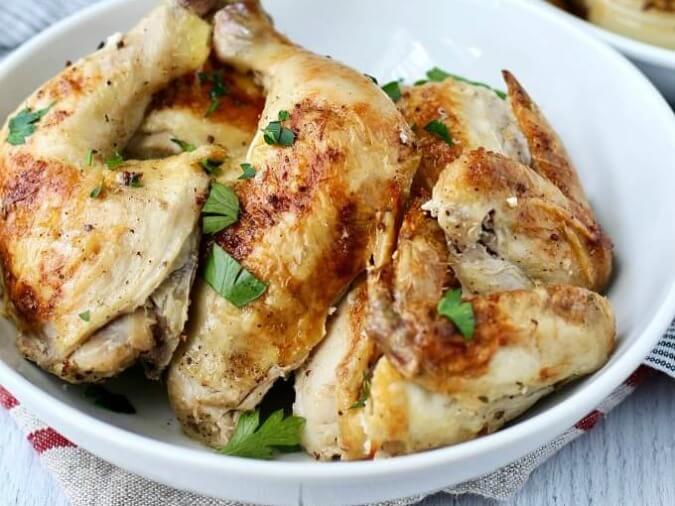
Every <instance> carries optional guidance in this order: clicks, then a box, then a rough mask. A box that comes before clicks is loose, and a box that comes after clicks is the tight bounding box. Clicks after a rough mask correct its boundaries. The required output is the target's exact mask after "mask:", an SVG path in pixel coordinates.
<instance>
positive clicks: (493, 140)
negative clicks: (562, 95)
mask: <svg viewBox="0 0 675 506" xmlns="http://www.w3.org/2000/svg"><path fill="white" fill-rule="evenodd" d="M507 77H508V78H509V79H510V84H511V85H513V83H515V79H512V78H510V76H509V75H507ZM521 91H522V89H521ZM523 93H524V92H523ZM524 96H526V95H524V94H522V95H519V97H520V103H519V104H518V103H516V101H517V99H518V98H517V97H515V96H514V90H512V93H511V104H510V105H511V107H512V109H511V110H509V104H508V103H507V102H504V101H501V100H499V99H498V98H497V96H496V95H495V94H494V93H493V92H492V91H490V90H488V89H486V88H482V87H475V86H472V85H470V84H467V83H465V82H461V81H457V80H446V81H444V82H442V83H433V84H426V85H424V86H418V87H414V88H410V89H408V90H406V91H405V92H404V93H403V99H402V100H401V102H400V103H399V105H400V108H401V109H402V111H403V112H404V115H405V117H406V119H407V120H408V121H409V122H410V123H411V124H414V125H418V128H417V129H416V132H417V133H418V134H419V138H418V144H419V146H420V150H421V153H422V163H421V165H420V169H419V171H418V173H417V175H416V177H415V184H414V187H413V194H414V195H415V197H414V198H413V199H411V201H410V202H409V204H408V211H407V213H406V217H405V219H404V221H403V224H402V227H401V230H400V233H399V237H398V243H397V249H396V253H395V255H394V256H393V258H392V261H391V262H390V263H389V264H386V265H384V266H383V267H382V268H376V269H373V270H372V271H371V272H370V273H369V276H368V278H369V279H368V290H367V292H368V299H369V310H368V314H367V316H365V317H364V312H363V310H362V309H358V308H357V306H356V303H355V302H354V301H355V300H357V298H355V297H354V296H353V295H350V297H349V298H348V299H347V300H346V301H345V302H344V303H343V305H342V306H341V307H340V310H339V311H338V314H337V316H336V319H335V321H333V322H331V324H330V326H329V332H328V335H327V337H326V340H325V341H324V342H323V343H322V344H321V346H320V347H319V348H318V349H317V350H316V351H315V352H314V354H313V355H312V357H311V359H310V361H308V363H307V364H306V365H305V366H304V368H303V369H302V370H300V371H299V372H298V374H297V376H296V404H295V406H294V409H295V411H296V413H299V414H303V416H305V417H306V418H307V423H306V426H305V427H306V430H305V436H304V441H303V444H304V445H305V447H306V448H307V449H308V451H309V452H310V453H312V454H314V455H315V456H316V457H317V458H323V459H326V458H343V459H355V458H370V457H373V456H384V455H395V454H401V453H410V452H414V451H420V450H424V449H428V448H433V447H437V446H442V445H447V444H453V443H457V442H461V441H464V440H467V439H471V438H473V437H476V436H477V435H479V434H484V433H488V432H492V431H494V430H497V429H498V428H499V427H501V426H502V425H503V424H504V423H506V422H507V421H509V420H511V419H513V418H514V417H516V416H518V415H520V414H521V413H522V412H524V411H525V410H526V409H528V408H529V407H530V406H532V404H534V403H535V402H536V401H537V400H538V399H540V398H541V397H542V396H544V395H546V394H547V393H549V392H551V391H552V390H553V388H554V387H555V386H556V385H558V384H560V383H562V382H565V381H569V380H570V379H573V378H574V377H577V376H580V375H583V374H588V373H589V372H592V371H594V370H595V369H597V368H598V367H600V366H601V365H602V364H603V363H604V362H605V361H606V360H607V357H608V354H609V352H610V351H611V349H612V347H613V342H614V334H615V328H614V319H613V313H612V310H611V307H610V305H609V303H608V302H607V300H606V299H604V298H603V297H601V296H599V295H597V294H595V293H593V292H591V291H589V290H587V289H585V288H582V287H575V286H556V285H551V283H552V282H553V281H554V279H555V278H554V277H553V276H552V275H550V274H548V273H547V272H546V271H545V270H544V268H543V267H542V268H541V269H540V270H536V269H528V270H527V272H528V278H526V280H525V281H520V283H518V282H511V280H510V279H509V278H508V277H507V276H506V275H503V276H497V277H496V279H494V280H492V283H491V285H489V289H484V290H482V292H483V293H485V292H492V291H497V293H492V294H489V295H487V294H486V295H482V296H477V297H473V298H471V299H469V301H470V303H471V305H472V310H473V313H474V315H475V319H476V330H475V334H474V336H473V339H472V340H471V341H469V342H467V341H466V340H465V338H464V337H463V336H462V335H461V334H459V332H458V331H457V329H456V328H455V327H454V325H453V324H452V323H451V322H450V321H449V320H448V319H446V318H445V317H444V316H441V315H439V314H438V312H437V305H438V302H439V300H440V299H441V297H442V296H443V293H444V292H445V291H446V290H447V289H449V288H456V287H458V286H459V281H458V280H457V279H456V278H455V271H458V272H457V274H458V276H459V274H460V273H461V274H464V271H462V267H463V266H464V265H463V263H462V262H465V261H466V258H465V257H462V256H460V255H458V254H457V251H456V249H455V246H456V245H455V243H454V241H453V240H452V238H453V233H455V226H457V224H459V226H460V227H461V226H462V222H461V218H457V222H455V223H453V226H450V225H449V224H448V222H447V221H445V220H446V218H447V215H446V214H445V208H440V207H439V208H438V209H439V211H438V212H437V216H438V220H437V219H434V217H430V216H428V215H426V214H424V213H423V211H422V209H421V206H422V204H423V203H424V202H425V201H426V200H429V194H430V192H432V191H433V195H434V199H432V202H433V201H434V200H435V199H436V196H437V195H438V194H445V193H444V192H451V191H452V190H453V188H456V187H457V186H459V185H455V184H454V183H453V181H455V178H456V179H461V178H462V177H463V176H462V170H461V167H462V164H464V163H466V162H465V161H464V160H466V159H471V157H474V156H475V157H476V158H479V157H480V158H482V157H488V158H489V159H494V160H495V161H499V163H498V164H497V163H496V162H495V165H496V166H495V167H493V166H491V165H489V164H484V166H483V168H484V170H483V171H481V172H479V173H480V175H481V177H485V179H486V180H487V181H491V183H492V184H491V185H486V184H468V183H464V190H463V191H465V194H464V195H465V197H463V199H460V200H459V201H454V200H453V199H452V198H450V197H448V199H447V202H452V204H453V205H454V207H453V209H455V210H456V212H457V215H458V216H460V215H461V213H462V212H464V213H465V214H464V215H462V216H466V219H468V218H469V217H470V210H471V209H472V206H473V205H480V204H478V203H480V202H483V201H485V200H488V199H492V201H493V202H494V203H502V202H503V204H504V206H505V207H506V209H507V210H508V209H511V207H510V202H511V201H510V200H507V199H509V198H510V197H511V194H510V193H509V194H508V195H505V194H504V193H507V192H505V191H504V190H501V192H500V191H496V189H497V188H498V187H499V186H498V185H497V182H498V183H500V184H501V185H502V186H504V185H506V186H509V185H512V186H515V187H517V188H519V189H520V186H518V184H519V183H521V181H520V180H519V179H518V178H517V177H515V176H516V175H517V176H518V177H520V178H521V179H522V178H524V177H527V178H530V179H533V180H536V183H538V184H539V185H540V186H539V187H537V188H536V190H531V193H532V194H535V193H537V191H539V192H540V191H541V190H542V188H543V189H544V190H546V191H545V192H544V193H543V194H539V193H537V197H538V198H539V199H540V200H541V202H542V204H541V207H542V208H543V207H545V203H547V202H548V203H549V205H550V206H551V207H552V206H554V205H556V204H557V205H558V206H559V207H560V209H562V210H566V211H567V210H569V209H573V210H574V212H577V213H579V214H581V215H582V216H583V217H584V218H587V217H588V216H589V214H588V213H589V212H590V211H588V209H590V208H589V207H586V205H587V204H586V201H585V196H583V192H582V191H581V187H580V186H579V185H578V184H576V182H578V180H577V179H576V173H574V172H573V169H571V164H569V163H568V162H567V161H566V158H565V159H564V160H563V162H564V163H566V165H565V168H569V170H571V171H572V172H571V173H570V172H569V171H568V172H567V173H566V174H567V175H565V172H562V173H560V174H554V176H555V177H556V178H558V179H557V180H558V181H559V182H561V186H562V187H564V184H563V183H567V184H569V186H568V187H565V191H566V193H565V192H563V191H562V190H561V189H560V188H559V187H558V186H556V185H555V184H553V183H550V182H549V180H548V179H546V178H545V176H543V175H539V174H540V173H544V174H545V173H546V171H548V173H549V174H553V172H552V171H553V167H554V166H555V164H554V163H548V164H545V163H543V162H542V160H545V161H546V160H548V161H550V160H557V162H558V165H560V163H563V162H561V161H560V160H561V159H560V158H557V159H556V158H555V156H556V154H558V155H559V154H560V153H564V151H562V149H563V148H562V145H561V144H560V143H559V141H558V143H557V144H555V143H553V140H554V139H555V140H557V137H553V136H554V135H555V134H554V133H553V131H552V130H551V129H550V127H548V124H547V123H545V121H544V120H543V117H541V115H540V114H539V113H538V112H536V114H535V112H532V111H537V110H536V108H535V106H533V104H531V101H530V102H529V103H528V110H529V111H530V112H529V116H526V112H527V111H524V109H523V107H524V106H523V103H524V102H523V100H524V99H523V97H524ZM528 100H529V97H528ZM432 120H437V121H442V122H443V123H444V124H445V125H447V127H448V131H449V134H450V135H451V139H452V142H447V140H443V139H440V138H439V137H438V136H435V135H432V134H430V133H429V132H428V131H426V130H423V129H421V128H419V125H426V124H428V122H430V121H432ZM526 120H529V123H528V122H526ZM523 125H525V126H523ZM544 134H546V136H547V137H546V139H548V140H549V141H551V142H549V143H548V146H549V149H551V152H549V151H547V150H546V149H544V146H546V144H545V141H543V140H542V139H544ZM488 149H489V151H486V150H488ZM560 156H562V155H560ZM514 167H517V169H514ZM542 167H543V168H542ZM509 169H512V172H507V171H509ZM477 172H478V171H477ZM505 172H506V173H505ZM530 179H528V180H527V181H526V182H528V183H529V182H530ZM542 181H543V182H542ZM473 182H474V181H473V180H472V181H471V183H473ZM531 187H532V185H531V184H530V185H529V186H527V189H528V190H529V189H530V188H531ZM485 193H487V195H485ZM453 198H454V195H453ZM574 198H578V199H579V201H578V202H577V201H575V200H574ZM425 207H429V205H428V204H427V205H426V206H425ZM500 209H501V208H500ZM489 210H490V209H488V211H489ZM494 214H495V213H492V215H494ZM568 216H569V212H568V215H562V218H563V219H561V217H560V216H558V217H557V221H555V222H554V224H555V225H556V226H558V227H559V226H560V224H561V223H562V224H565V223H567V222H566V221H565V220H564V218H566V217H568ZM590 217H591V219H592V214H590ZM569 219H570V221H571V218H569ZM551 221H552V218H550V217H549V216H547V215H545V214H544V215H542V214H538V215H535V216H534V217H533V218H532V219H531V221H530V223H531V225H533V226H537V227H539V228H540V229H541V228H544V227H545V226H546V225H548V224H550V223H551ZM593 223H594V221H593ZM483 225H488V226H487V227H483ZM489 225H491V223H482V220H481V221H479V222H478V226H477V230H478V232H477V233H478V234H479V235H478V237H477V241H480V240H481V239H482V240H483V244H482V245H483V247H485V248H489V247H490V246H491V245H493V243H492V242H490V241H487V240H486V239H485V237H484V235H480V231H481V230H483V228H491V227H489ZM516 225H518V223H517V222H516V220H515V219H512V221H510V222H509V223H508V224H507V225H505V226H506V227H515V226H516ZM582 227H583V225H582V226H580V227H579V228H582ZM466 230H470V231H471V232H472V233H476V226H475V223H473V222H472V223H471V224H470V225H469V226H467V227H466ZM580 234H583V232H581V233H580ZM582 236H583V235H582ZM501 239H502V242H500V244H503V242H507V241H512V240H513V239H512V236H506V235H504V236H503V237H501ZM565 241H566V242H564V244H565V245H568V244H569V242H571V241H567V239H565ZM587 244H588V243H585V244H584V246H586V245H587ZM493 246H494V245H493ZM529 246H531V244H529V243H528V244H526V245H525V247H522V248H521V250H520V251H518V249H517V248H515V247H514V246H513V245H510V244H506V245H504V246H503V247H504V248H511V247H513V248H514V249H515V250H516V251H515V253H514V254H513V258H518V259H520V258H521V257H527V256H526V255H525V254H524V253H525V252H527V251H526V250H527V247H529ZM603 246H604V247H605V248H607V250H609V245H608V243H603ZM569 249H571V248H569V247H568V250H563V253H567V252H568V251H569ZM589 250H590V248H589ZM587 251H588V250H587ZM609 251H611V250H609ZM547 254H548V255H549V256H548V257H546V255H547ZM542 255H543V256H544V257H545V258H547V259H550V258H551V257H553V258H555V256H554V252H550V253H548V252H547V251H546V250H544V252H543V253H542ZM559 255H560V253H559ZM610 255H611V252H610ZM560 256H562V255H560ZM589 257H592V255H591V254H588V253H587V252H586V257H584V256H583V255H579V257H572V258H573V259H574V261H576V262H577V263H576V264H574V265H575V267H577V266H578V265H583V259H584V258H589ZM579 258H581V260H579ZM605 258H606V257H601V259H600V261H599V263H601V264H602V262H603V261H604V262H606V260H605ZM610 258H611V256H610ZM541 264H542V266H543V264H544V262H543V261H542V262H541ZM571 265H572V262H570V264H567V265H566V266H565V268H564V269H563V268H562V267H560V266H556V265H555V263H554V264H553V265H552V266H551V269H552V270H553V271H554V272H558V273H560V275H559V276H558V279H559V282H564V283H571V284H575V283H576V284H579V285H581V286H586V285H592V282H591V281H589V279H592V278H589V277H586V278H584V277H583V276H581V275H577V274H576V273H577V272H579V271H582V269H580V268H578V269H577V271H574V272H570V266H571ZM605 265H606V263H605ZM610 265H611V263H610ZM451 267H452V268H451ZM606 268H609V267H606ZM459 277H460V279H461V281H462V282H463V283H466V282H467V279H468V280H473V279H474V278H473V277H470V276H469V277H467V276H464V279H462V277H461V276H459ZM485 278H488V276H485ZM540 283H543V284H547V285H550V286H547V287H542V288H535V289H533V290H516V291H508V290H514V289H516V288H527V287H532V286H533V285H534V284H540ZM476 284H478V283H476ZM485 284H487V283H485ZM601 284H602V283H601ZM355 290H356V291H357V292H361V291H365V290H364V288H363V287H357V288H356V289H355ZM502 290H507V291H505V292H504V291H502ZM346 315H349V316H346ZM346 319H349V320H350V322H351V323H350V325H344V324H340V322H341V321H344V320H346ZM488 336H490V337H488ZM373 341H377V343H378V344H379V347H380V348H381V349H382V350H384V352H385V353H386V354H385V356H381V354H382V352H381V351H379V350H378V347H376V346H373ZM327 349H330V350H331V352H330V353H329V352H327V351H325V350H327ZM330 371H332V373H331V372H330ZM355 385H356V386H355ZM364 394H367V395H364ZM317 426H320V427H321V430H322V437H321V438H316V437H314V436H313V435H312V434H311V433H310V431H311V430H312V428H314V427H317Z"/></svg>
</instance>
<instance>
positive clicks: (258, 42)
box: [168, 1, 418, 446]
mask: <svg viewBox="0 0 675 506" xmlns="http://www.w3.org/2000/svg"><path fill="white" fill-rule="evenodd" d="M214 40H215V47H216V51H217V54H218V56H219V58H220V59H221V60H222V61H223V62H224V63H226V64H229V65H233V66H235V67H237V68H239V69H241V70H243V71H249V70H252V71H253V72H254V73H256V74H257V76H258V78H259V79H260V81H261V83H262V84H263V88H264V89H265V92H266V103H265V110H264V112H263V114H262V118H261V120H260V123H259V129H260V130H262V129H264V128H265V126H266V125H267V124H268V123H269V122H270V121H273V120H277V118H278V115H279V112H280V111H288V113H289V119H288V120H286V121H287V122H286V123H285V125H286V127H287V128H290V129H292V131H293V132H294V135H295V142H294V143H293V144H292V146H286V147H283V146H274V145H268V144H266V143H265V141H264V140H263V135H262V133H260V132H259V133H258V134H257V135H256V137H255V138H254V139H253V141H252V143H251V146H250V148H249V151H248V154H247V157H246V162H247V163H250V164H251V165H253V166H254V167H255V168H256V170H257V173H256V176H255V177H254V178H253V179H251V180H249V181H243V182H237V183H236V184H235V185H234V189H235V191H236V193H237V195H238V197H239V201H240V206H241V213H240V219H239V221H238V222H237V223H236V224H235V225H233V226H231V227H229V228H227V229H225V230H224V231H223V232H221V233H220V234H218V235H217V236H216V237H215V242H216V243H217V244H218V245H219V246H220V247H222V248H223V249H224V250H225V251H227V252H228V253H229V254H230V255H231V256H232V257H234V258H235V259H236V260H237V261H239V262H241V264H242V265H243V266H244V267H245V268H246V269H247V270H249V271H250V272H252V273H253V274H254V275H255V276H256V277H257V278H258V279H260V280H263V281H264V282H265V283H266V284H267V290H266V291H265V293H264V295H263V296H262V297H261V298H260V299H258V300H256V301H255V302H252V303H250V304H248V305H247V306H246V307H244V308H242V309H238V308H236V307H235V306H234V305H232V304H230V303H229V302H228V301H226V300H224V299H223V298H222V297H220V296H219V295H218V294H216V293H215V292H214V291H213V290H211V289H210V288H209V287H207V286H206V285H205V284H204V283H201V282H199V283H197V286H196V290H195V294H194V301H193V306H194V311H193V314H192V319H191V322H190V326H189V329H188V338H187V341H186V343H185V345H184V346H182V347H181V349H180V350H179V353H178V355H177V356H176V358H175V360H174V362H173V364H172V366H171V368H170V371H169V376H168V387H169V394H170V399H171V402H172V405H173V407H174V409H175V411H176V413H177V415H178V417H179V419H180V420H181V422H182V424H183V426H184V428H185V429H186V430H187V431H188V433H190V434H192V435H194V436H196V437H199V438H201V439H202V440H203V441H205V442H207V443H208V444H211V445H214V446H217V445H222V444H224V443H225V442H227V440H228V438H229V436H230V433H231V430H232V428H233V424H234V422H235V421H236V418H237V416H238V413H239V412H240V411H241V410H246V409H251V408H254V407H255V406H256V405H257V404H258V402H259V401H260V399H261V398H262V396H263V395H264V394H265V392H267V390H268V389H269V388H270V387H271V385H272V383H273V382H274V381H275V380H276V379H277V378H279V377H281V376H284V375H286V374H288V373H290V372H291V371H292V370H294V369H295V368H297V367H298V366H299V365H301V364H302V362H304V360H305V359H306V357H307V355H308V354H309V352H310V351H311V349H312V348H313V347H314V346H315V345H316V344H317V343H318V342H319V341H320V340H321V339H322V337H323V336H324V334H325V321H326V319H327V317H328V313H329V310H330V308H331V306H332V305H333V304H334V303H335V302H336V301H337V299H338V298H339V297H340V296H341V295H342V294H344V292H345V290H346V289H347V287H348V286H349V284H350V283H351V282H352V280H353V279H354V278H355V277H356V276H357V275H358V274H359V273H360V272H362V271H363V270H364V269H365V266H366V262H367V261H368V259H369V258H371V257H373V258H374V261H375V262H376V263H380V262H381V261H382V259H384V258H387V257H388V256H390V255H391V247H392V243H393V237H394V232H395V229H394V224H395V222H396V221H397V220H398V219H399V214H400V209H401V207H402V204H403V202H404V201H405V198H406V196H407V191H408V188H409V185H410V180H411V178H412V176H413V174H414V172H415V170H416V168H417V164H418V159H417V155H416V153H415V151H414V149H413V145H412V138H413V134H412V132H411V131H410V128H409V127H408V125H407V124H406V123H405V121H404V120H403V118H402V116H401V115H400V113H399V112H398V111H397V110H396V107H395V106H394V104H392V103H391V101H390V100H389V99H388V97H387V96H386V95H385V94H384V93H383V92H382V91H381V90H380V89H378V87H377V86H375V85H374V84H373V83H372V81H371V80H370V79H368V78H367V77H365V76H363V75H362V74H360V73H358V72H356V71H354V70H352V69H349V68H347V67H345V66H343V65H341V64H339V63H337V62H335V61H333V60H330V59H327V58H323V57H319V56H317V55H314V54H312V53H310V52H308V51H305V50H303V49H301V48H299V47H297V46H295V45H294V44H292V43H291V42H289V41H288V40H287V39H286V38H285V37H283V36H282V35H280V34H279V33H277V32H276V31H275V30H274V29H273V27H272V25H271V23H270V21H269V19H268V18H267V16H266V15H265V14H264V13H263V12H262V11H261V10H260V6H259V5H258V4H257V2H252V1H238V2H233V3H232V4H230V5H228V6H227V7H225V8H224V9H223V10H221V11H219V12H218V13H217V14H216V16H215V39H214Z"/></svg>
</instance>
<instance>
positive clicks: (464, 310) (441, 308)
mask: <svg viewBox="0 0 675 506" xmlns="http://www.w3.org/2000/svg"><path fill="white" fill-rule="evenodd" d="M436 310H437V311H438V314H440V315H442V316H445V317H446V318H448V319H449V320H450V321H451V322H452V323H454V324H455V327H457V330H459V332H460V334H462V335H463V336H464V340H465V341H471V339H473V333H474V330H475V329H476V319H475V317H474V314H473V306H472V305H471V303H470V302H462V290H461V289H460V288H456V289H454V290H449V291H447V292H446V294H445V295H444V296H443V297H442V298H441V300H440V301H439V302H438V306H437V307H436Z"/></svg>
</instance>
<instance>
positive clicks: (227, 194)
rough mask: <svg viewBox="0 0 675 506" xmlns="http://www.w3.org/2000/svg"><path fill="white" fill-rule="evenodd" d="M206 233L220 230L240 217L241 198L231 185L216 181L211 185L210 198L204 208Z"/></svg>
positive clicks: (203, 227) (204, 228)
mask: <svg viewBox="0 0 675 506" xmlns="http://www.w3.org/2000/svg"><path fill="white" fill-rule="evenodd" d="M202 214H204V223H203V226H202V230H203V231H204V233H205V234H215V233H216V232H220V231H221V230H223V229H224V228H226V227H229V226H230V225H232V224H233V223H236V222H237V220H238V219H239V199H238V198H237V194H236V193H234V190H233V189H232V188H230V187H229V186H225V185H223V184H220V183H217V182H214V183H213V184H212V185H211V192H210V193H209V198H208V199H207V201H206V204H204V207H203V208H202Z"/></svg>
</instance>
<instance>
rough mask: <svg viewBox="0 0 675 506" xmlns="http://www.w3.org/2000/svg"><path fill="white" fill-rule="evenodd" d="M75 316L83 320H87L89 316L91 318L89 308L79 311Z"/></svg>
mask: <svg viewBox="0 0 675 506" xmlns="http://www.w3.org/2000/svg"><path fill="white" fill-rule="evenodd" d="M77 316H79V317H80V319H82V320H83V321H85V322H88V321H89V318H91V312H90V311H89V310H87V311H85V312H84V313H80V314H79V315H77Z"/></svg>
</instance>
